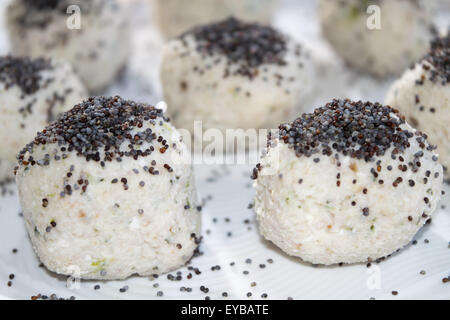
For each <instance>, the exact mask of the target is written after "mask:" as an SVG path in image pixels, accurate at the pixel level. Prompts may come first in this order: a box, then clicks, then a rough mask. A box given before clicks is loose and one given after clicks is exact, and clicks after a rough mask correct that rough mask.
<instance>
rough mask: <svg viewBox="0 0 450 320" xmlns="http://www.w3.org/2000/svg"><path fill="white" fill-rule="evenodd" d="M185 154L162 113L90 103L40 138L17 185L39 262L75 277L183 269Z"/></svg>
mask: <svg viewBox="0 0 450 320" xmlns="http://www.w3.org/2000/svg"><path fill="white" fill-rule="evenodd" d="M187 153H188V150H187V148H186V146H185V145H184V143H183V142H182V141H181V136H180V135H179V133H178V131H177V130H176V129H175V128H174V127H173V126H172V125H171V124H170V123H169V122H167V118H165V117H164V115H163V112H162V110H160V109H156V108H154V107H151V106H148V105H142V104H137V103H134V102H132V101H126V100H123V99H121V98H120V97H115V98H105V97H98V98H90V99H89V100H87V101H84V102H83V103H81V104H79V105H76V106H75V107H74V108H73V109H71V110H70V111H69V112H67V113H65V114H64V115H63V116H62V117H61V118H60V120H59V121H57V122H55V123H53V124H52V125H50V126H48V127H47V128H46V129H45V130H44V131H42V132H41V133H38V135H37V137H36V138H35V140H34V142H33V143H31V144H29V145H27V146H26V147H25V149H24V150H23V151H22V152H21V155H20V156H19V169H18V171H17V175H16V180H17V185H18V190H19V196H20V203H21V205H22V209H23V214H24V217H25V222H26V226H27V230H28V233H29V236H30V238H31V241H32V244H33V247H34V249H35V251H36V253H37V254H38V256H39V258H40V260H41V261H42V263H43V264H44V265H45V266H46V267H47V268H48V269H49V270H51V271H54V272H56V273H59V274H64V275H69V274H74V275H75V276H78V277H80V278H82V279H124V278H127V277H129V276H131V275H133V274H138V275H140V276H150V275H153V274H161V273H165V272H168V271H171V270H174V269H177V268H179V267H181V266H183V265H184V264H185V263H186V262H187V261H189V260H190V259H191V257H192V256H193V255H194V252H195V250H196V249H197V246H198V244H199V240H200V224H201V220H200V208H199V207H197V206H196V202H197V199H196V190H195V185H194V177H193V172H192V167H191V164H190V163H189V162H186V154H187Z"/></svg>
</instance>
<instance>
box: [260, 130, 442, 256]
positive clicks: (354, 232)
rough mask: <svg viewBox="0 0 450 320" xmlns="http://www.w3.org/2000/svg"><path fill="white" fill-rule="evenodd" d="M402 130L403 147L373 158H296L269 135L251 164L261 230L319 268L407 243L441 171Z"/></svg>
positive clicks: (433, 200)
mask: <svg viewBox="0 0 450 320" xmlns="http://www.w3.org/2000/svg"><path fill="white" fill-rule="evenodd" d="M402 128H404V129H405V130H408V131H410V132H413V133H414V137H412V138H410V139H409V140H408V141H409V143H410V147H408V148H406V149H405V150H404V152H400V153H397V152H395V151H394V147H391V148H389V149H387V150H386V152H385V154H384V155H382V156H377V157H376V158H375V159H373V161H365V160H364V159H358V158H354V157H351V156H350V155H343V154H342V153H338V156H335V155H327V154H323V153H321V152H318V153H316V154H313V155H311V156H309V157H307V156H304V155H302V156H299V157H298V156H296V151H295V149H294V148H292V147H291V146H290V145H289V144H286V143H285V142H283V140H279V139H278V138H274V139H273V140H272V142H271V146H270V147H269V149H268V152H267V154H266V155H265V156H264V157H263V158H262V161H261V164H260V166H258V168H259V169H255V170H256V172H257V178H256V181H255V183H254V186H255V189H256V198H255V211H256V215H257V220H258V222H259V230H260V232H261V234H262V235H263V236H264V237H265V238H266V239H268V240H270V241H272V242H273V243H274V244H276V245H277V246H278V247H280V248H281V249H282V250H283V251H284V252H286V253H287V254H289V255H292V256H296V257H300V258H301V259H303V260H304V261H308V262H311V263H313V264H324V265H332V264H337V263H358V262H370V261H374V260H376V259H380V258H383V257H386V256H388V255H390V254H392V253H393V252H395V251H396V250H399V249H401V248H403V247H404V246H405V245H407V244H408V243H409V242H410V241H411V240H412V238H413V236H414V235H415V234H416V233H417V231H418V230H419V229H420V228H421V227H422V226H423V225H424V223H425V222H426V221H427V220H428V219H429V218H430V217H431V214H432V213H433V211H434V210H435V209H436V206H437V204H438V201H439V199H440V196H441V189H442V176H443V173H442V166H441V165H440V164H439V162H438V161H437V155H436V154H435V153H434V152H433V151H431V150H428V149H427V148H425V149H424V148H422V147H423V145H422V144H421V143H423V142H420V143H419V142H418V141H417V139H416V138H417V137H418V135H416V131H415V130H414V129H412V128H411V127H410V126H409V125H408V124H407V123H404V124H403V125H402ZM331 145H332V143H330V146H331ZM323 150H326V149H323ZM422 153H423V155H422ZM418 154H421V155H422V157H420V160H418V159H417V155H418ZM393 155H395V157H393ZM412 162H414V163H416V165H417V162H420V167H414V169H413V168H412V167H411V165H410V163H412ZM405 166H406V167H405Z"/></svg>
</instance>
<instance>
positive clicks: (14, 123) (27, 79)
mask: <svg viewBox="0 0 450 320" xmlns="http://www.w3.org/2000/svg"><path fill="white" fill-rule="evenodd" d="M86 97H87V93H86V89H85V88H84V86H83V84H82V83H81V81H80V80H79V78H78V76H77V75H76V74H75V73H74V71H73V70H72V68H71V66H69V65H68V64H66V63H63V62H59V61H51V60H46V59H42V58H39V59H34V60H33V59H28V58H16V57H12V56H3V57H0V141H1V142H2V147H1V148H0V182H4V181H9V180H13V178H14V173H13V169H14V166H15V165H16V163H17V160H16V157H17V155H18V154H19V151H20V150H21V149H22V148H23V146H24V145H25V144H26V143H28V142H29V141H30V140H32V139H33V137H34V136H35V135H36V132H38V131H39V130H41V129H42V128H43V127H44V126H45V125H47V124H48V123H49V122H50V121H52V120H54V119H56V116H57V115H58V114H60V113H62V112H64V111H67V110H69V109H70V108H71V107H72V106H73V105H74V104H75V103H77V102H78V101H80V100H81V99H84V98H86Z"/></svg>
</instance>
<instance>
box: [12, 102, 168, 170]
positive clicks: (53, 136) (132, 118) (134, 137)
mask: <svg viewBox="0 0 450 320" xmlns="http://www.w3.org/2000/svg"><path fill="white" fill-rule="evenodd" d="M158 120H159V121H160V122H161V121H163V122H164V121H168V119H167V118H165V117H164V116H163V111H162V110H161V109H157V108H155V107H153V106H150V105H145V104H139V103H136V102H133V101H128V100H124V99H122V98H120V97H118V96H116V97H110V98H106V97H95V98H89V99H88V100H86V101H84V102H82V103H81V104H78V105H76V106H75V107H74V108H73V109H71V110H70V111H68V112H66V113H64V114H63V115H62V116H61V117H60V118H59V120H58V121H56V122H54V123H52V124H50V125H49V126H47V127H46V128H45V129H44V130H43V131H42V132H39V133H38V135H37V137H36V138H35V139H34V141H33V142H32V143H30V144H28V145H27V146H26V147H25V149H23V150H22V151H21V153H20V155H19V163H20V164H23V165H28V164H31V165H33V164H34V163H35V161H34V159H33V157H32V153H33V147H35V146H39V145H46V144H52V143H53V144H58V146H59V147H61V148H60V151H61V152H62V153H63V154H64V153H65V152H71V151H76V154H77V155H78V156H82V157H84V158H85V159H86V160H87V161H89V160H93V161H97V162H100V161H102V162H107V161H113V160H116V161H121V160H122V157H131V158H133V159H135V160H137V159H138V158H139V157H146V156H148V155H150V154H151V153H152V152H153V151H154V150H155V148H154V147H152V146H150V147H148V148H146V149H140V146H142V145H143V144H144V142H152V141H153V140H156V139H158V137H157V136H156V134H154V133H153V132H152V130H151V129H150V128H147V129H143V130H141V131H139V132H137V133H135V134H132V131H133V130H134V129H136V128H137V129H139V128H141V127H142V126H143V125H144V123H145V122H151V123H153V124H156V121H158ZM160 140H161V149H164V150H166V149H168V148H169V145H167V144H166V143H164V142H165V140H164V139H160ZM124 143H127V150H126V151H124V148H123V147H122V145H123V144H124ZM27 153H29V157H27V158H26V159H25V155H26V154H27ZM48 160H49V159H48ZM38 164H39V163H38Z"/></svg>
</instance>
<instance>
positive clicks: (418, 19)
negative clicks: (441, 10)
mask: <svg viewBox="0 0 450 320" xmlns="http://www.w3.org/2000/svg"><path fill="white" fill-rule="evenodd" d="M369 5H377V6H378V7H379V8H380V11H379V17H380V28H379V29H369V28H368V24H369V26H370V27H371V28H372V26H373V22H374V21H375V20H374V18H372V17H374V16H373V14H374V12H372V11H370V13H367V8H368V6H369ZM318 12H319V19H320V23H321V26H322V32H323V34H324V36H325V37H326V38H327V40H328V41H329V43H330V44H331V45H332V46H333V47H334V49H335V50H336V52H337V53H338V54H339V55H340V56H341V57H342V58H343V59H344V61H345V62H346V63H347V64H348V65H350V66H352V67H355V68H356V69H359V70H361V71H365V72H369V73H371V74H373V75H374V76H376V77H380V78H381V77H385V76H389V75H396V74H399V73H401V72H402V71H403V70H404V69H405V68H407V67H409V65H410V64H411V63H413V62H415V61H417V60H418V59H420V58H421V57H422V56H423V55H424V54H425V53H426V50H427V47H428V43H429V41H430V40H431V39H432V37H433V33H434V31H433V30H434V28H433V27H432V15H431V13H430V12H429V10H426V9H425V7H424V5H423V2H422V0H369V1H367V0H342V1H335V0H319V7H318Z"/></svg>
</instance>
